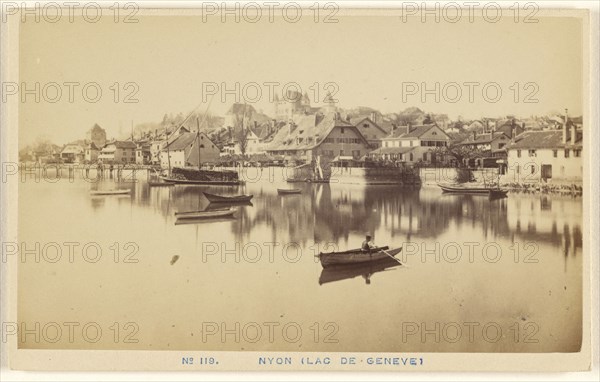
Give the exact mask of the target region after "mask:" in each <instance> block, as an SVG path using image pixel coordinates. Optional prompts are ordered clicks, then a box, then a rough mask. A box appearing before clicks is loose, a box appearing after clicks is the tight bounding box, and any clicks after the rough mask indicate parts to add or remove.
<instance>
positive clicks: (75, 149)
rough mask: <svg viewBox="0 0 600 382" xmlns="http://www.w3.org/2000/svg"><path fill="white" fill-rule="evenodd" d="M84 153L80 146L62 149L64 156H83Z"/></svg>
mask: <svg viewBox="0 0 600 382" xmlns="http://www.w3.org/2000/svg"><path fill="white" fill-rule="evenodd" d="M82 152H83V148H82V147H81V146H79V145H73V144H68V145H66V146H65V148H64V149H62V151H61V153H62V154H81V153H82Z"/></svg>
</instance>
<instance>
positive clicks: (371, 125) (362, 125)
mask: <svg viewBox="0 0 600 382" xmlns="http://www.w3.org/2000/svg"><path fill="white" fill-rule="evenodd" d="M350 122H351V123H352V124H353V125H354V126H356V128H357V129H358V130H359V131H360V133H361V134H362V135H363V136H364V137H365V139H366V140H367V141H368V142H369V145H370V146H371V148H373V149H376V148H379V147H381V140H382V139H383V138H385V137H387V136H388V135H389V134H390V132H391V126H390V125H387V124H386V125H385V126H386V127H387V126H390V128H389V129H386V128H384V127H382V125H381V123H380V122H375V120H374V119H372V117H363V118H359V119H351V120H350Z"/></svg>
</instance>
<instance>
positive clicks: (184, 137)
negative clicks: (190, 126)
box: [165, 133, 196, 150]
mask: <svg viewBox="0 0 600 382" xmlns="http://www.w3.org/2000/svg"><path fill="white" fill-rule="evenodd" d="M195 140H196V133H182V134H181V135H179V136H178V137H177V138H176V139H175V140H174V141H173V142H171V143H169V145H168V146H167V147H168V148H169V150H185V149H186V148H187V147H188V146H190V145H191V144H192V143H194V141H195ZM165 149H166V148H165Z"/></svg>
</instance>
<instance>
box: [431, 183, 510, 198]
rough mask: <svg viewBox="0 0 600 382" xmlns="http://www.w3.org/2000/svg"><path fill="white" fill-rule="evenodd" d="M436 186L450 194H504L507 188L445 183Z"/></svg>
mask: <svg viewBox="0 0 600 382" xmlns="http://www.w3.org/2000/svg"><path fill="white" fill-rule="evenodd" d="M438 186H439V187H440V188H441V189H442V192H445V193H449V194H450V193H451V194H479V195H494V196H501V195H504V196H505V195H506V194H507V193H508V190H503V189H500V188H486V187H462V186H452V185H447V184H439V183H438Z"/></svg>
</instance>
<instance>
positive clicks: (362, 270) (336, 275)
mask: <svg viewBox="0 0 600 382" xmlns="http://www.w3.org/2000/svg"><path fill="white" fill-rule="evenodd" d="M397 266H400V263H398V261H396V260H395V259H392V258H390V257H386V258H385V259H381V260H374V261H369V262H367V263H358V264H348V265H338V266H331V267H327V268H323V270H322V271H321V276H320V277H319V285H323V284H327V283H331V282H336V281H342V280H349V279H353V278H355V277H359V276H372V275H373V274H375V273H377V272H383V271H387V270H389V269H391V268H394V267H397Z"/></svg>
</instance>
